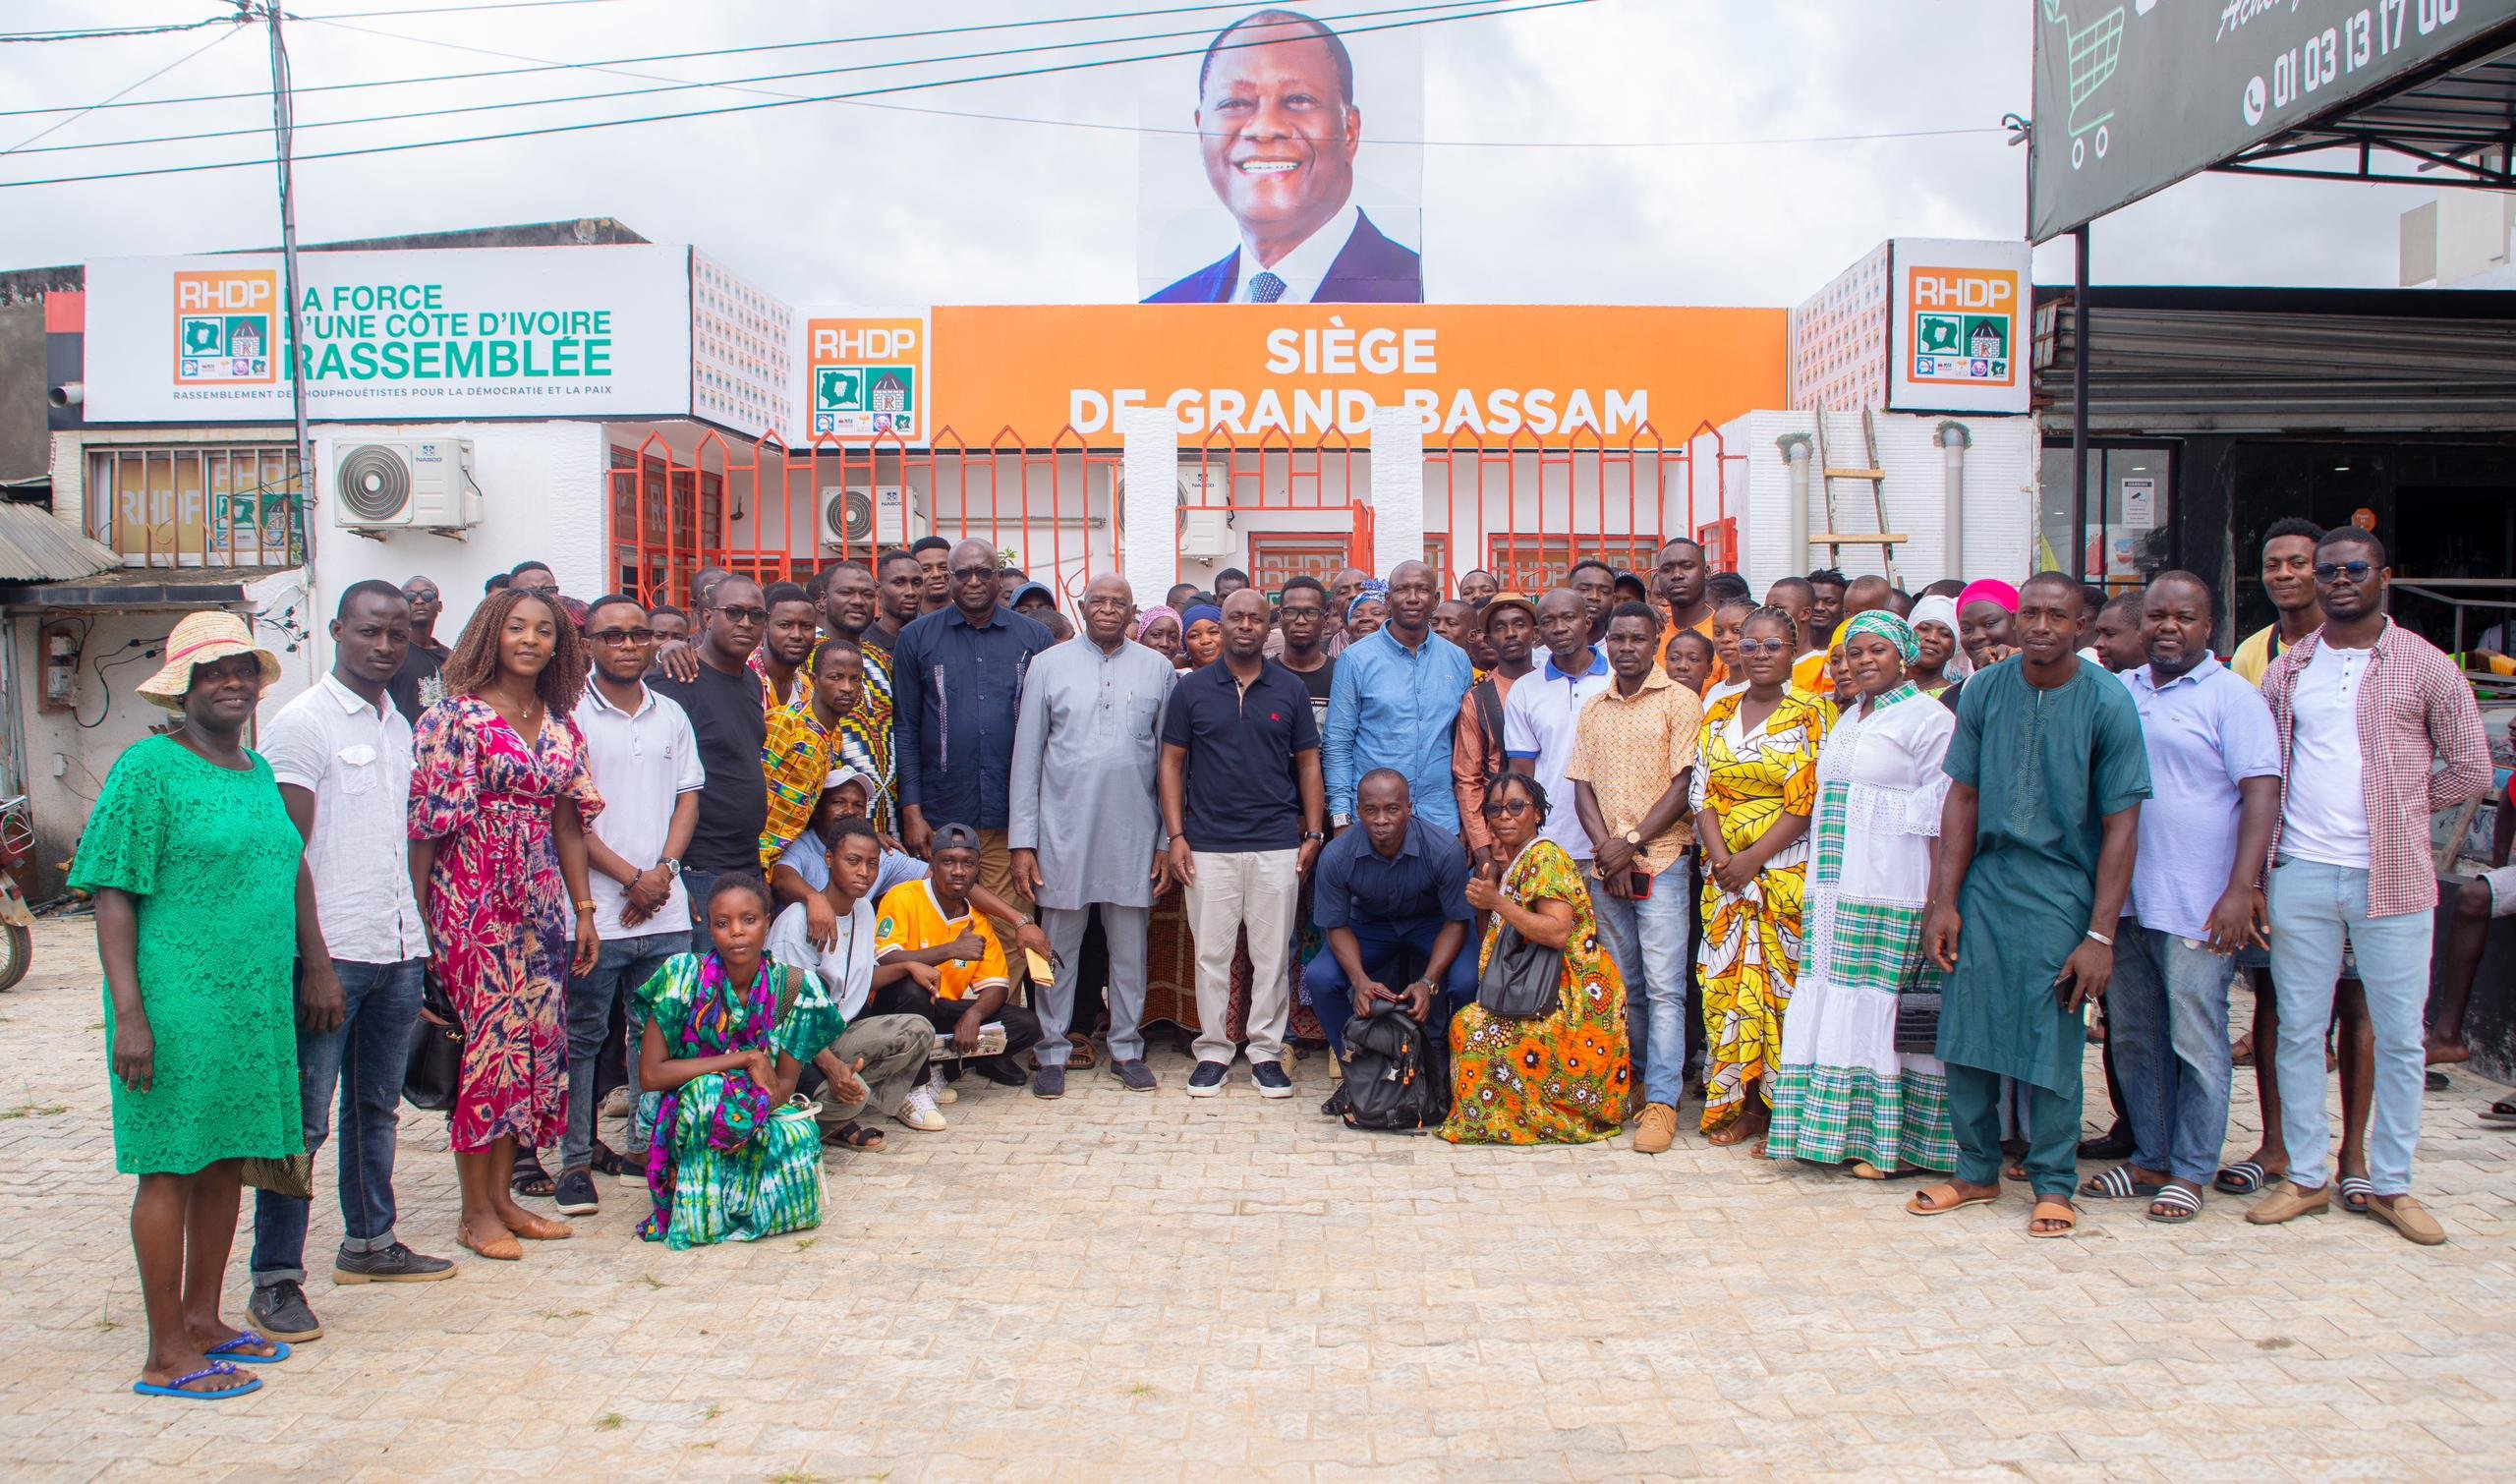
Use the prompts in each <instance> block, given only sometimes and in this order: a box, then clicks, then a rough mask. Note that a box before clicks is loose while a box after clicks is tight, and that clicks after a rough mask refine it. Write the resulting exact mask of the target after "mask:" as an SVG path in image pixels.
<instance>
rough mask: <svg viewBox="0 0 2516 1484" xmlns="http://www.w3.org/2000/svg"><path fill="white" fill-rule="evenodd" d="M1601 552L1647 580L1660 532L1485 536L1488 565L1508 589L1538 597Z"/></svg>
mask: <svg viewBox="0 0 2516 1484" xmlns="http://www.w3.org/2000/svg"><path fill="white" fill-rule="evenodd" d="M1593 556H1595V557H1597V558H1598V559H1599V560H1601V561H1603V562H1606V563H1607V564H1608V565H1609V566H1611V567H1614V568H1616V569H1617V570H1618V571H1620V572H1634V573H1639V574H1641V575H1642V581H1643V583H1644V585H1645V586H1648V585H1649V583H1650V581H1651V577H1650V573H1651V571H1652V569H1653V568H1654V567H1655V566H1656V565H1657V564H1658V562H1659V559H1660V539H1659V538H1658V537H1656V536H1514V535H1510V534H1508V533H1506V534H1503V535H1499V536H1488V537H1487V538H1486V562H1485V570H1486V571H1488V572H1491V573H1493V574H1494V580H1495V581H1496V582H1499V583H1501V584H1502V585H1503V588H1504V590H1505V591H1506V592H1515V593H1526V594H1528V595H1529V596H1530V597H1532V598H1534V597H1536V596H1537V595H1538V594H1541V593H1544V592H1547V591H1548V590H1550V589H1553V588H1560V587H1562V586H1564V580H1565V578H1566V576H1567V575H1568V574H1570V573H1571V572H1572V570H1573V563H1574V562H1576V561H1583V560H1586V559H1588V558H1590V557H1593Z"/></svg>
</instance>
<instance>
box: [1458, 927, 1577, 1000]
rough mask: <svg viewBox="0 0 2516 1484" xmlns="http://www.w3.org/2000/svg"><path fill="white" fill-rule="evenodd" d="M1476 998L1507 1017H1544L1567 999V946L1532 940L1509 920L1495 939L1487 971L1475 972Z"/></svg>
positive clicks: (1486, 967) (1486, 962) (1486, 966)
mask: <svg viewBox="0 0 2516 1484" xmlns="http://www.w3.org/2000/svg"><path fill="white" fill-rule="evenodd" d="M1476 1002H1477V1004H1478V1005H1479V1006H1481V1007H1482V1008H1483V1009H1484V1011H1485V1013H1487V1014H1489V1015H1493V1016H1496V1017H1498V1018H1500V1019H1504V1020H1543V1019H1545V1018H1546V1017H1547V1016H1549V1015H1552V1014H1554V1013H1555V1010H1556V1007H1557V1006H1558V1005H1560V1004H1562V1003H1563V1002H1564V950H1563V949H1562V948H1549V947H1545V946H1542V945H1541V944H1538V943H1533V942H1529V941H1528V940H1527V939H1525V938H1522V937H1521V936H1520V931H1519V929H1517V928H1515V927H1513V926H1512V925H1511V924H1510V923H1505V924H1503V932H1502V936H1501V937H1499V938H1497V939H1496V940H1495V941H1494V952H1493V955H1492V956H1491V957H1489V958H1487V959H1486V960H1485V972H1483V973H1482V974H1479V975H1477V976H1476Z"/></svg>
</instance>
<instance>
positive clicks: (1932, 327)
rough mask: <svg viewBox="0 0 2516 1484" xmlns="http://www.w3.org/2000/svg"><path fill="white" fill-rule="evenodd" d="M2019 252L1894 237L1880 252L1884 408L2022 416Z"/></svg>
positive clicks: (2024, 260) (2022, 253)
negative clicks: (1883, 268)
mask: <svg viewBox="0 0 2516 1484" xmlns="http://www.w3.org/2000/svg"><path fill="white" fill-rule="evenodd" d="M2028 272H2029V266H2028V247H2027V244H2025V243H2023V242H2021V243H2003V242H1946V241H1924V240H1920V239H1916V238H1904V237H1900V238H1897V239H1896V240H1895V241H1894V242H1893V243H1891V244H1890V245H1889V249H1888V283H1889V285H1890V292H1891V294H1892V297H1893V301H1894V302H1893V303H1892V304H1891V305H1890V306H1889V315H1888V345H1887V406H1888V407H1889V408H1890V409H1891V410H1893V411H1898V412H1995V413H1998V412H2008V413H2017V412H2025V411H2027V379H2026V377H2025V376H2024V375H2023V374H2022V371H2021V368H2020V364H2019V359H2018V356H2019V343H2018V341H2019V329H2020V326H2021V325H2022V324H2024V323H2025V322H2026V316H2027V311H2028V300H2029V295H2030V287H2029V277H2028Z"/></svg>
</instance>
